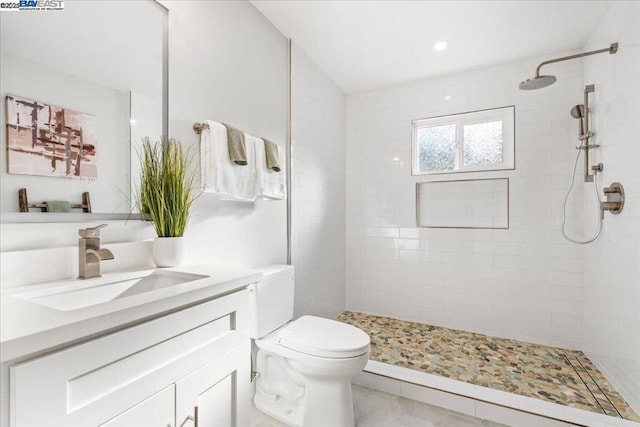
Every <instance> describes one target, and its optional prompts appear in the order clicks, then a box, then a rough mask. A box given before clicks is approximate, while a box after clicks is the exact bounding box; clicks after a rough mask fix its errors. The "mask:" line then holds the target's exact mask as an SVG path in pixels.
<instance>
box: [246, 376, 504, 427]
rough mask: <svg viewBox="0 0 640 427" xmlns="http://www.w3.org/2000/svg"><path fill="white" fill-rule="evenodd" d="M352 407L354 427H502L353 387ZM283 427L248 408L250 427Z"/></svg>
mask: <svg viewBox="0 0 640 427" xmlns="http://www.w3.org/2000/svg"><path fill="white" fill-rule="evenodd" d="M353 406H354V414H355V419H356V427H506V426H504V425H503V424H498V423H494V422H492V421H487V420H481V419H479V418H474V417H470V416H468V415H463V414H459V413H457V412H453V411H448V410H446V409H444V408H440V407H437V406H432V405H428V404H426V403H421V402H417V401H415V400H410V399H406V398H404V397H398V396H394V395H392V394H388V393H383V392H381V391H377V390H372V389H370V388H365V387H360V386H357V385H354V386H353ZM284 426H285V424H282V423H281V422H279V421H276V420H274V419H273V418H271V417H269V416H267V415H264V414H263V413H261V412H260V411H258V410H257V409H256V408H255V407H253V408H252V412H251V427H284ZM327 427H332V426H327Z"/></svg>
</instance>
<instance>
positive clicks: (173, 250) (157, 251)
mask: <svg viewBox="0 0 640 427" xmlns="http://www.w3.org/2000/svg"><path fill="white" fill-rule="evenodd" d="M186 250H187V246H186V242H185V240H184V237H156V238H155V239H154V240H153V262H154V263H155V264H156V266H158V267H176V266H178V265H182V264H184V261H185V259H186Z"/></svg>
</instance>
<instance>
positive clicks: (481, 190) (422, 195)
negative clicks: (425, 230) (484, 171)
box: [416, 178, 509, 229]
mask: <svg viewBox="0 0 640 427" xmlns="http://www.w3.org/2000/svg"><path fill="white" fill-rule="evenodd" d="M416 197H417V200H416V220H417V225H418V227H433V228H496V229H508V228H509V179H508V178H497V179H470V180H459V181H438V182H419V183H417V184H416Z"/></svg>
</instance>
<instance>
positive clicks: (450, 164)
mask: <svg viewBox="0 0 640 427" xmlns="http://www.w3.org/2000/svg"><path fill="white" fill-rule="evenodd" d="M456 144H457V137H456V125H445V126H433V127H424V128H420V129H418V156H419V164H420V171H423V172H433V171H442V170H454V169H455V168H456V163H457V160H458V147H457V146H456Z"/></svg>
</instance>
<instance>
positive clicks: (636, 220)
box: [584, 1, 640, 412]
mask: <svg viewBox="0 0 640 427" xmlns="http://www.w3.org/2000/svg"><path fill="white" fill-rule="evenodd" d="M638 17H640V3H638V2H622V1H620V2H615V3H614V4H613V6H612V7H611V8H610V10H609V12H608V13H607V14H606V15H605V16H604V18H603V19H602V22H601V23H600V25H599V26H598V27H597V28H596V29H595V31H594V32H593V34H592V35H591V37H590V38H589V40H588V42H587V44H586V45H585V50H591V49H601V48H603V47H606V46H608V45H609V44H610V43H611V42H614V41H617V42H619V43H620V48H619V51H618V53H617V54H615V55H611V56H604V55H598V56H594V57H590V58H585V59H584V77H585V78H584V80H585V83H587V84H590V83H593V84H595V94H594V100H595V102H593V105H592V112H593V114H592V116H591V117H592V119H593V129H594V132H595V135H596V136H595V138H594V142H595V143H596V144H600V145H601V147H600V149H599V150H597V151H596V161H600V162H602V163H604V172H603V174H602V179H601V180H600V183H601V184H602V186H606V185H609V184H611V183H612V182H614V181H619V182H621V183H622V184H623V185H624V188H625V192H626V202H625V207H624V211H623V212H622V213H620V214H619V215H610V214H608V213H607V214H605V220H604V229H603V232H602V236H601V237H600V239H598V240H597V241H596V242H595V243H593V244H591V245H589V246H588V247H587V250H586V253H585V302H584V350H585V351H586V353H587V354H588V355H589V358H590V359H591V360H593V361H594V362H595V363H596V364H597V365H598V366H599V367H600V369H602V371H603V372H604V373H605V374H606V375H607V377H608V378H609V380H610V381H611V382H612V383H614V384H615V386H616V388H617V389H618V390H619V391H620V392H621V393H622V394H623V396H624V397H625V398H626V399H627V401H628V402H629V403H630V404H631V405H632V406H634V408H635V409H636V411H637V412H640V77H639V76H640V25H639V23H638Z"/></svg>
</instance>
